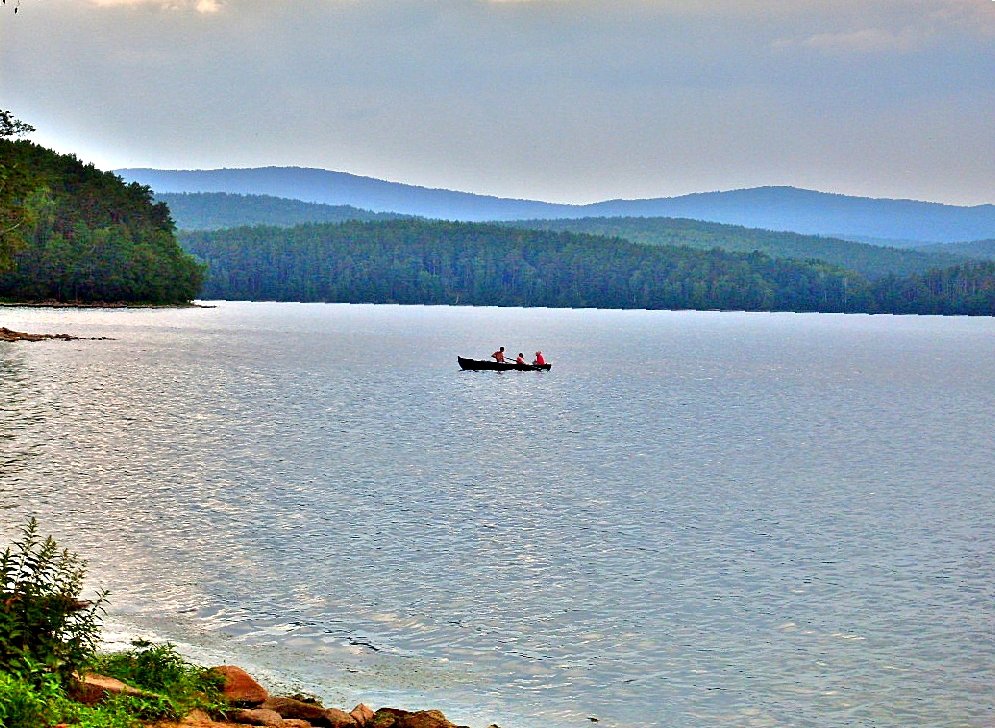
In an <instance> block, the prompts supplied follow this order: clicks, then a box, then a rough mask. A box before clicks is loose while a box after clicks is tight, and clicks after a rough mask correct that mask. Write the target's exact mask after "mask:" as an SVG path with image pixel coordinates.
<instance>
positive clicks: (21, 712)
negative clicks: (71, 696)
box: [0, 672, 60, 728]
mask: <svg viewBox="0 0 995 728" xmlns="http://www.w3.org/2000/svg"><path fill="white" fill-rule="evenodd" d="M52 681H54V678H53V677H51V676H50V679H49V680H45V679H42V680H39V681H36V682H35V683H30V682H28V681H27V680H25V679H23V678H21V677H18V676H16V675H9V674H7V673H5V672H0V726H2V728H38V726H45V725H50V724H51V723H52V719H53V718H54V717H55V710H54V706H53V701H52V700H51V698H52V696H53V694H56V695H57V694H58V693H59V692H60V691H59V687H58V682H57V681H55V685H54V686H53V685H52Z"/></svg>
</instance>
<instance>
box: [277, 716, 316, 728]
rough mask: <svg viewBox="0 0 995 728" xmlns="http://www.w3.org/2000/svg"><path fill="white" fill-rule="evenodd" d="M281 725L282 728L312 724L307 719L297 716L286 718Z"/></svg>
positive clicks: (306, 726) (309, 727)
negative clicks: (299, 718)
mask: <svg viewBox="0 0 995 728" xmlns="http://www.w3.org/2000/svg"><path fill="white" fill-rule="evenodd" d="M280 726H281V728H311V724H310V723H308V722H307V721H306V720H298V719H297V718H285V719H284V720H283V723H281V724H280Z"/></svg>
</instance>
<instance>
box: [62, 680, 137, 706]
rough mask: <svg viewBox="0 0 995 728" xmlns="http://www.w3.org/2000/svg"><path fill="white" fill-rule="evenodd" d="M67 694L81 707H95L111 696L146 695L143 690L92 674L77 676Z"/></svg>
mask: <svg viewBox="0 0 995 728" xmlns="http://www.w3.org/2000/svg"><path fill="white" fill-rule="evenodd" d="M69 694H70V697H72V699H73V700H75V701H76V702H77V703H83V705H96V704H97V703H100V702H102V701H104V700H106V699H107V698H108V697H110V696H111V695H139V696H142V695H148V693H146V692H145V691H144V690H139V689H138V688H133V687H131V686H130V685H125V684H124V683H123V682H121V681H120V680H115V679H114V678H112V677H107V676H106V675H97V674H95V673H92V672H88V673H85V674H83V675H77V676H76V681H75V682H74V683H73V686H72V688H71V689H70V691H69Z"/></svg>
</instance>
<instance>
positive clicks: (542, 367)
mask: <svg viewBox="0 0 995 728" xmlns="http://www.w3.org/2000/svg"><path fill="white" fill-rule="evenodd" d="M456 361H458V362H459V368H460V369H469V370H472V371H480V370H486V371H497V372H507V371H512V372H538V371H545V372H548V371H549V369H550V367H552V366H553V365H552V364H515V362H511V361H506V362H496V361H490V360H481V359H464V358H463V357H461V356H458V357H456Z"/></svg>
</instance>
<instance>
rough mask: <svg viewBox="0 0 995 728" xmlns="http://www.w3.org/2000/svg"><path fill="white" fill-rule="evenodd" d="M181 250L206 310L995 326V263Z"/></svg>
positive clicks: (200, 243)
mask: <svg viewBox="0 0 995 728" xmlns="http://www.w3.org/2000/svg"><path fill="white" fill-rule="evenodd" d="M181 241H182V243H183V245H184V247H185V248H186V249H187V250H189V251H190V252H192V253H194V254H195V255H197V256H198V257H200V258H201V259H203V260H204V261H206V262H207V263H208V264H209V267H210V268H209V270H210V273H209V276H208V280H207V282H206V284H205V289H204V297H205V298H219V299H237V300H246V299H247V300H276V301H338V302H352V303H405V304H463V305H479V306H549V307H568V308H577V307H598V308H648V309H690V308H694V309H736V310H750V311H843V312H858V311H868V312H879V311H888V310H898V304H899V303H901V306H902V312H920V313H934V312H942V313H958V312H959V313H973V314H984V315H992V314H995V265H990V266H989V267H988V268H984V267H983V266H984V265H986V264H978V266H980V267H970V266H968V267H966V268H964V269H963V270H962V271H961V272H960V273H958V274H957V275H949V276H948V277H947V278H943V279H942V280H940V282H939V283H935V282H934V281H932V279H930V281H929V282H924V281H923V280H922V279H912V278H899V277H890V278H887V279H883V280H882V281H879V282H877V283H871V282H869V281H868V280H867V279H865V278H864V277H863V276H861V275H860V274H858V273H855V272H851V271H846V270H843V269H840V268H837V267H834V266H830V265H828V264H824V263H818V262H798V261H792V260H786V259H775V258H771V257H769V256H767V255H764V254H762V253H732V252H725V251H720V250H695V249H692V248H687V247H683V248H678V247H671V246H648V245H638V244H635V243H631V242H628V241H625V240H621V239H609V238H603V237H596V236H591V235H584V234H577V233H565V232H563V233H561V232H551V231H546V230H524V229H516V228H510V227H506V226H499V225H487V224H474V223H450V222H432V221H425V220H417V219H408V220H398V221H389V222H376V223H367V222H347V223H342V224H338V225H335V224H321V225H302V226H298V227H294V228H277V227H251V228H249V227H244V228H237V229H229V230H219V231H213V232H212V231H199V232H186V233H181ZM934 283H935V285H934ZM931 286H932V287H931ZM927 294H928V295H927ZM889 306H890V308H889Z"/></svg>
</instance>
